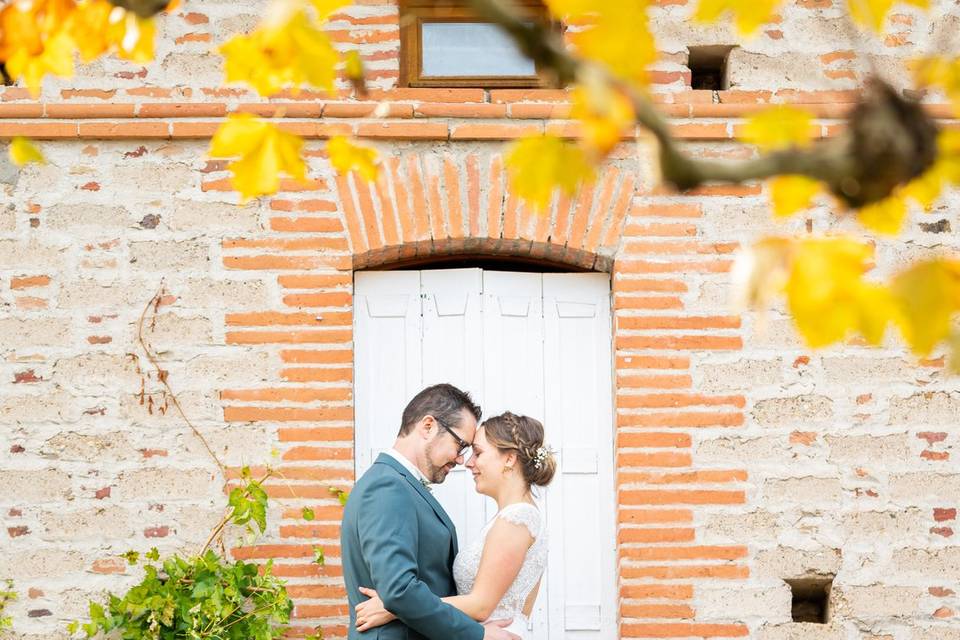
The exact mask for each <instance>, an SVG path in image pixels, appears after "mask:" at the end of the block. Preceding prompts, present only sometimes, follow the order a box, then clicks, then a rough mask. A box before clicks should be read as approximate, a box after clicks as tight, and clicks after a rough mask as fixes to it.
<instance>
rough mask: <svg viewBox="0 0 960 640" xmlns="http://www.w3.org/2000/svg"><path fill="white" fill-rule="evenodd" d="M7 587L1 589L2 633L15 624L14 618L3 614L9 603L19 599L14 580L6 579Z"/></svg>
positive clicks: (0, 613)
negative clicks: (14, 588)
mask: <svg viewBox="0 0 960 640" xmlns="http://www.w3.org/2000/svg"><path fill="white" fill-rule="evenodd" d="M4 585H5V588H3V589H0V633H3V632H4V630H6V629H9V628H10V627H11V626H13V619H12V618H11V617H10V616H5V615H3V612H4V611H5V610H6V608H7V605H9V604H10V603H11V602H13V601H14V600H16V599H17V592H16V591H14V590H13V580H9V579H8V580H4Z"/></svg>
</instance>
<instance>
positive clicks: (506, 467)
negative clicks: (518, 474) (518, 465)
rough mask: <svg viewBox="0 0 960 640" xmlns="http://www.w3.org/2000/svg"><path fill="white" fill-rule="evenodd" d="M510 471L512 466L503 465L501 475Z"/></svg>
mask: <svg viewBox="0 0 960 640" xmlns="http://www.w3.org/2000/svg"><path fill="white" fill-rule="evenodd" d="M511 471H513V467H508V466H506V465H504V467H503V475H507V474H508V473H510V472H511Z"/></svg>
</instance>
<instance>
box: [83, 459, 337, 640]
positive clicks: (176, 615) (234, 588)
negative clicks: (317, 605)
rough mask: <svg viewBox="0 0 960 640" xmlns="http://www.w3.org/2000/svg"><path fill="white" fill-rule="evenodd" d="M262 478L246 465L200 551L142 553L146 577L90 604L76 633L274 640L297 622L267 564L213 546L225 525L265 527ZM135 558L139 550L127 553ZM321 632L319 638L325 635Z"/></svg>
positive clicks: (140, 639) (166, 639)
mask: <svg viewBox="0 0 960 640" xmlns="http://www.w3.org/2000/svg"><path fill="white" fill-rule="evenodd" d="M269 475H270V473H269V472H268V474H267V476H265V477H264V478H262V479H261V480H254V479H253V478H251V476H250V471H249V469H247V468H244V470H243V473H242V479H243V484H242V486H239V487H236V488H234V489H233V490H232V491H231V492H230V497H229V508H228V510H227V514H226V515H225V516H224V518H223V519H222V520H221V521H220V522H219V523H218V524H217V526H216V527H215V528H214V531H213V533H211V535H210V538H209V539H208V541H207V543H206V544H205V545H204V547H203V549H201V551H200V552H199V553H198V554H197V555H195V556H188V557H184V556H181V555H172V556H170V557H168V558H166V559H164V560H163V561H162V562H161V560H160V554H159V553H158V552H157V550H156V549H151V550H150V551H149V552H148V553H146V554H144V557H143V564H142V566H143V570H144V577H143V579H142V580H141V581H140V582H139V583H138V584H136V585H134V586H133V587H132V588H131V589H129V590H128V591H127V592H126V593H125V594H123V595H114V594H110V596H109V600H108V602H107V603H106V605H102V604H100V603H97V602H90V620H89V622H86V623H80V622H73V623H71V624H70V626H69V627H68V630H69V632H70V633H71V634H75V633H76V634H80V633H82V634H85V636H86V637H87V638H94V637H109V638H120V639H123V640H201V639H203V640H275V639H276V638H280V637H282V636H283V635H284V634H285V632H286V630H287V628H288V624H289V622H290V612H291V611H292V610H293V602H292V601H291V600H290V597H289V596H288V595H287V590H286V587H285V586H284V582H283V581H282V580H280V579H279V578H277V577H276V576H274V575H273V561H272V560H271V561H268V562H267V563H266V564H265V565H264V566H262V567H261V566H258V565H256V564H254V563H247V562H243V561H242V560H237V561H235V562H231V561H229V560H226V559H225V558H223V557H221V556H220V555H218V554H217V553H215V552H214V551H213V550H212V549H209V548H208V547H209V546H210V544H211V543H212V542H213V541H214V539H219V540H220V542H221V548H223V545H222V533H223V530H224V528H225V527H226V525H228V524H234V525H240V526H243V527H245V528H246V529H247V530H248V532H250V533H253V528H252V525H251V523H255V524H256V525H257V528H258V529H259V530H260V533H263V531H264V530H265V529H266V512H267V494H266V491H264V489H263V486H262V483H263V480H265V479H266V477H269ZM124 557H126V558H127V561H128V562H130V563H131V564H137V563H140V561H141V558H140V554H138V553H136V552H127V553H126V554H124ZM318 637H319V636H318Z"/></svg>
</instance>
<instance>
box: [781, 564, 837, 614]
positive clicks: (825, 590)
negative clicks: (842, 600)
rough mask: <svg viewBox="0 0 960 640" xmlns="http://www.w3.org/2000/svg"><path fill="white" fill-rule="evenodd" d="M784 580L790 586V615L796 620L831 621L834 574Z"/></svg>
mask: <svg viewBox="0 0 960 640" xmlns="http://www.w3.org/2000/svg"><path fill="white" fill-rule="evenodd" d="M784 582H786V583H787V584H788V585H789V586H790V593H791V595H792V603H791V606H790V616H791V618H793V621H794V622H813V623H816V624H826V623H827V622H829V619H830V589H831V588H832V587H833V576H826V577H817V578H797V579H784Z"/></svg>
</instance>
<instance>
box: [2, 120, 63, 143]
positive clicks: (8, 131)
mask: <svg viewBox="0 0 960 640" xmlns="http://www.w3.org/2000/svg"><path fill="white" fill-rule="evenodd" d="M77 130H78V125H77V124H76V123H70V122H0V138H13V137H14V136H26V137H28V138H33V139H35V140H53V139H58V138H76V137H77Z"/></svg>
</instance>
